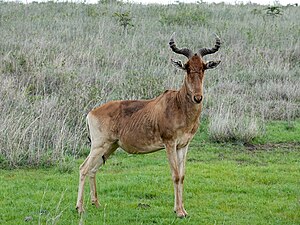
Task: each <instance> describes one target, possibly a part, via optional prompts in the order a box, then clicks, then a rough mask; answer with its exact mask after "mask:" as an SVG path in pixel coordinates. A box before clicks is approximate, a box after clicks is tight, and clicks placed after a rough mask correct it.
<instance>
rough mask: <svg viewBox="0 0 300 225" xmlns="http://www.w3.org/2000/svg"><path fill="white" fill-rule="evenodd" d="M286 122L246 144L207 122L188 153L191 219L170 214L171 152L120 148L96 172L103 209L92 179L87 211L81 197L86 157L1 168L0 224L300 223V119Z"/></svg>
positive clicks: (187, 198) (187, 203) (187, 188)
mask: <svg viewBox="0 0 300 225" xmlns="http://www.w3.org/2000/svg"><path fill="white" fill-rule="evenodd" d="M287 125H288V124H287V123H283V122H273V123H272V124H268V126H267V132H266V135H265V136H264V137H263V138H261V139H260V140H257V143H256V144H253V145H250V146H244V145H241V144H239V143H236V144H224V143H223V144H216V143H212V142H211V141H210V140H209V139H208V134H207V127H206V126H205V124H204V126H202V129H201V131H200V132H199V133H198V134H197V135H196V137H195V139H194V140H193V142H192V143H191V148H190V151H189V154H188V162H187V171H186V180H185V194H184V196H185V206H186V209H187V210H188V212H189V217H187V218H185V219H177V218H176V215H175V214H174V213H173V212H172V210H173V186H172V181H171V175H170V171H169V166H168V163H167V159H166V155H165V152H164V151H160V152H156V153H153V154H148V155H128V154H126V153H124V152H122V151H118V152H116V154H114V155H113V156H112V157H111V158H110V159H109V160H108V161H107V163H106V165H105V166H104V167H102V168H101V169H100V171H99V172H98V174H97V184H98V187H97V189H98V195H99V197H100V203H101V207H100V208H99V209H96V208H95V207H94V206H92V205H91V204H90V199H89V191H88V190H89V187H88V185H86V190H85V208H86V213H85V214H84V215H83V216H82V217H80V216H79V215H78V214H77V212H76V211H75V203H76V197H77V185H78V166H79V164H80V163H81V162H82V161H83V159H80V160H77V161H76V162H74V161H72V162H71V164H69V165H65V166H64V167H60V166H59V165H58V166H57V167H54V168H53V167H52V168H45V169H17V170H1V175H0V182H1V186H0V199H1V201H0V208H1V214H0V224H66V225H67V224H79V223H80V222H81V224H116V225H118V224H272V225H274V224H295V225H296V224H299V223H300V188H299V187H300V144H299V141H300V137H299V133H300V122H297V123H296V124H295V126H294V129H289V128H287V127H288V126H287ZM280 127H281V128H280ZM278 133H281V134H282V135H281V138H278ZM291 137H294V138H291ZM66 168H67V169H66ZM87 183H88V182H87ZM25 219H27V220H28V221H27V222H25Z"/></svg>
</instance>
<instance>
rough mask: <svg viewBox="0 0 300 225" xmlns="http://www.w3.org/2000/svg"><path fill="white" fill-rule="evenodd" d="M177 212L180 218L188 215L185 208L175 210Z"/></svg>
mask: <svg viewBox="0 0 300 225" xmlns="http://www.w3.org/2000/svg"><path fill="white" fill-rule="evenodd" d="M174 213H176V215H177V217H178V218H180V219H183V218H185V217H187V216H188V214H187V212H186V211H185V210H180V211H177V212H176V211H174Z"/></svg>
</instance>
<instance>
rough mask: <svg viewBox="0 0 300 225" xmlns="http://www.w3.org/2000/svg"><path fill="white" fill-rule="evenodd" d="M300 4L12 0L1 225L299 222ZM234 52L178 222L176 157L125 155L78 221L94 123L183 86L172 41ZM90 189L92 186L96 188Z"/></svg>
mask: <svg viewBox="0 0 300 225" xmlns="http://www.w3.org/2000/svg"><path fill="white" fill-rule="evenodd" d="M299 21H300V7H298V6H286V7H283V6H275V8H272V7H267V6H259V5H256V4H237V5H234V6H232V5H226V4H223V3H220V4H207V3H203V2H199V3H197V4H183V3H178V4H173V5H165V6H163V5H141V4H130V3H122V2H119V1H114V0H112V1H109V0H103V1H100V2H99V3H98V4H95V5H88V4H84V3H81V4H75V3H57V2H48V3H39V4H38V3H32V4H20V3H6V2H2V1H0V30H1V35H0V86H1V88H0V134H1V135H0V184H1V185H0V224H1V225H2V224H12V225H15V224H66V225H69V224H116V225H119V224H193V225H194V224H195V225H198V224H230V225H232V224H237V225H240V224H251V225H252V224H258V225H261V224H270V225H271V224H272V225H273V224H282V225H286V224H289V225H290V224H295V225H296V224H300V121H299V118H300V88H299V87H300V39H299V36H300V24H299ZM173 32H176V34H177V36H176V41H177V44H178V46H179V47H189V48H191V49H193V50H196V49H197V48H201V47H213V46H212V45H213V44H214V36H213V33H217V34H218V35H219V36H220V38H221V40H222V44H221V49H220V50H219V51H218V53H216V54H214V55H213V56H212V55H211V56H208V57H207V58H205V60H221V61H222V62H221V64H220V65H219V66H218V68H216V69H215V70H211V71H207V73H206V76H205V81H204V101H203V112H202V115H201V120H202V122H201V126H200V129H199V132H198V133H197V135H196V136H195V138H194V140H193V141H192V143H191V145H190V151H189V154H188V162H187V171H186V179H185V194H184V196H185V208H186V210H187V211H188V213H189V217H187V218H185V219H178V218H176V216H175V214H174V213H173V212H172V210H173V186H172V180H171V175H170V171H169V166H168V163H167V159H166V155H165V152H164V151H160V152H156V153H153V154H149V155H127V154H125V153H124V152H122V151H117V152H116V153H115V154H114V155H113V156H112V157H111V158H110V159H109V160H108V161H107V163H106V165H105V166H104V167H102V168H101V169H100V171H99V173H98V176H97V183H98V187H97V188H98V195H99V197H100V203H101V207H100V208H99V209H96V208H94V207H92V206H91V204H90V202H89V200H90V199H89V193H88V192H89V190H88V189H89V187H88V185H86V191H85V208H86V213H85V214H84V215H83V216H81V217H80V216H78V214H77V213H76V211H75V203H76V197H77V187H78V167H79V165H80V164H81V163H82V161H83V160H84V157H86V155H87V154H88V152H89V144H88V141H87V135H88V134H87V131H86V128H85V127H86V124H85V116H86V114H87V112H88V111H89V110H90V109H92V108H93V107H94V106H97V105H99V104H102V103H104V102H107V101H110V100H115V99H150V98H154V97H156V96H158V95H159V94H160V93H162V92H163V91H164V90H165V89H178V88H179V87H180V86H181V84H182V79H183V76H184V74H183V73H182V72H178V71H177V70H175V69H174V68H173V67H172V66H171V64H170V59H171V58H174V59H181V60H182V61H184V60H185V59H184V58H182V57H181V56H178V55H175V54H174V53H173V52H172V51H171V50H170V49H169V46H168V41H169V38H170V35H171V34H172V33H173ZM86 183H88V182H86Z"/></svg>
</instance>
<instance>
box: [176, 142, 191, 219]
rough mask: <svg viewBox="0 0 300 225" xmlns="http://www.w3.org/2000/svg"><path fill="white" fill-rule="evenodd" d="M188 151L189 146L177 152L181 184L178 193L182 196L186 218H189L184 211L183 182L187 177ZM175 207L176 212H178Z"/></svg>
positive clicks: (182, 206) (182, 205)
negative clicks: (185, 176)
mask: <svg viewBox="0 0 300 225" xmlns="http://www.w3.org/2000/svg"><path fill="white" fill-rule="evenodd" d="M187 151H188V145H187V146H185V147H184V148H181V149H178V150H177V159H178V168H179V184H178V189H179V190H178V191H179V195H180V196H181V199H182V200H181V209H182V211H183V213H184V214H185V216H187V215H188V214H187V212H186V211H185V209H184V204H183V190H184V188H183V182H184V175H185V162H186V155H187ZM175 207H176V206H174V210H176V208H175Z"/></svg>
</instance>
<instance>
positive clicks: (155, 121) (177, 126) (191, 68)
mask: <svg viewBox="0 0 300 225" xmlns="http://www.w3.org/2000/svg"><path fill="white" fill-rule="evenodd" d="M178 65H179V64H178ZM184 69H185V70H186V72H187V74H186V76H185V80H184V84H183V85H182V87H181V89H180V90H178V91H173V90H168V91H165V92H164V93H163V94H161V95H160V96H158V97H157V98H155V99H152V100H133V101H111V102H108V103H106V104H104V105H102V106H99V107H97V108H95V109H93V110H92V111H90V112H89V114H88V116H87V121H88V125H89V129H90V136H91V152H90V154H89V156H88V157H87V159H86V160H85V161H84V163H83V164H82V165H81V166H80V183H79V191H78V200H77V209H78V211H79V212H83V186H84V180H85V177H86V175H89V177H90V186H91V199H92V203H93V204H95V205H96V206H99V203H98V198H97V194H96V181H95V174H96V172H97V170H98V168H99V167H100V166H101V165H102V164H103V163H104V162H105V160H106V159H108V157H109V156H110V154H111V153H112V152H113V151H115V150H116V149H117V148H118V147H121V148H122V149H124V150H125V151H126V152H128V153H131V154H145V153H150V152H155V151H158V150H161V149H164V148H165V149H166V152H167V157H168V160H169V164H170V168H171V172H172V178H173V182H174V193H175V202H174V210H175V212H176V213H177V215H178V216H179V217H184V216H186V215H187V213H186V211H185V209H184V206H183V196H182V195H183V180H184V170H185V161H186V160H185V159H186V154H187V149H188V145H189V143H190V141H191V139H192V138H193V136H194V135H195V133H196V131H197V129H198V126H199V117H200V113H201V109H202V99H203V98H202V95H203V90H202V88H203V78H204V70H205V69H206V64H205V63H204V62H203V60H202V58H201V56H198V55H197V54H195V55H193V56H191V58H189V60H188V62H187V63H186V64H185V65H184Z"/></svg>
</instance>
